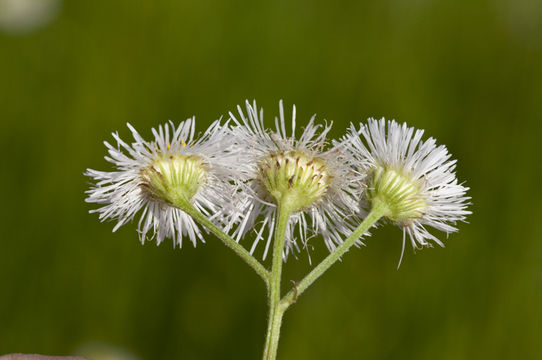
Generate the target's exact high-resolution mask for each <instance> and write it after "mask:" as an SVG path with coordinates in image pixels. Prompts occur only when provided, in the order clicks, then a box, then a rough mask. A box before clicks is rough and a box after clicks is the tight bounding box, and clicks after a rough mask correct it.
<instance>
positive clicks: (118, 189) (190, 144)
mask: <svg viewBox="0 0 542 360" xmlns="http://www.w3.org/2000/svg"><path fill="white" fill-rule="evenodd" d="M127 125H128V128H129V129H130V130H131V132H132V136H133V138H134V142H133V143H132V144H128V143H126V142H124V141H123V140H121V138H120V137H119V135H118V134H117V133H113V137H114V139H115V140H116V142H117V146H116V147H115V146H113V145H111V144H109V143H108V142H104V143H105V146H106V147H107V149H108V153H109V156H106V157H105V159H106V160H107V161H108V162H110V163H111V164H113V165H114V167H115V171H111V172H107V171H97V170H92V169H88V170H87V172H86V173H85V175H86V176H89V177H91V178H93V179H94V180H95V182H96V183H95V185H94V186H93V187H92V188H91V189H90V190H88V191H87V194H88V197H87V199H86V201H87V202H89V203H98V204H103V206H102V207H101V208H99V209H95V210H91V212H97V213H99V214H100V220H106V219H115V220H117V221H118V222H117V224H116V226H115V227H114V229H113V231H116V230H117V229H118V228H119V227H120V226H122V225H123V224H125V223H127V222H129V221H131V220H132V219H133V218H134V216H136V214H138V213H139V212H141V216H140V219H139V223H138V232H139V236H140V240H141V242H144V241H145V240H146V239H148V234H150V238H156V241H157V244H160V243H161V242H162V240H163V239H164V238H172V239H173V244H174V246H175V245H179V246H182V239H183V237H185V236H188V238H189V239H190V241H191V242H192V243H193V244H194V246H195V245H196V241H197V238H199V239H201V240H202V241H203V238H202V234H201V231H200V229H199V228H198V226H197V225H196V224H195V222H194V220H193V219H192V217H190V216H189V215H188V214H187V213H185V212H184V211H183V210H181V209H180V208H179V206H180V205H182V204H185V203H189V204H192V205H193V206H194V207H195V208H196V209H198V210H199V211H201V212H202V213H203V214H204V215H206V216H207V217H209V218H210V219H211V220H215V222H221V221H222V220H223V218H222V217H221V218H217V217H216V216H215V214H217V213H218V210H219V209H220V210H221V211H224V208H228V206H229V203H230V199H231V196H232V193H233V192H235V189H234V187H233V185H232V184H234V181H233V179H234V178H235V173H234V171H233V166H234V164H235V156H234V155H232V153H231V152H230V151H228V149H229V148H230V145H228V144H227V140H228V139H227V138H226V136H227V128H226V127H225V126H222V125H221V124H220V122H219V121H215V122H214V123H213V124H212V125H211V126H210V127H209V128H208V129H207V131H206V132H205V133H204V134H203V135H202V136H201V137H200V138H199V139H195V137H194V133H195V120H194V118H191V119H188V120H186V121H183V122H181V123H180V124H179V126H177V127H175V125H174V124H173V122H171V121H170V122H169V123H167V124H165V125H163V126H159V127H158V129H157V130H156V129H152V133H153V135H154V140H152V141H149V142H147V141H145V140H144V139H143V138H142V137H141V136H140V135H139V133H138V132H137V131H136V130H135V129H134V128H133V127H132V126H131V125H130V124H127Z"/></svg>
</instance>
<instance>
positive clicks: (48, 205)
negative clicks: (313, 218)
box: [0, 0, 542, 360]
mask: <svg viewBox="0 0 542 360" xmlns="http://www.w3.org/2000/svg"><path fill="white" fill-rule="evenodd" d="M254 98H255V99H257V100H258V103H259V105H261V106H263V107H264V108H265V114H266V119H267V121H268V124H269V125H271V124H272V121H271V120H272V119H273V117H274V116H275V114H276V113H277V107H278V106H277V104H278V100H279V99H284V101H285V104H286V105H287V106H291V105H292V104H294V103H295V104H296V105H297V110H298V124H300V125H303V124H305V123H306V122H307V121H308V119H309V117H310V116H311V115H312V114H314V113H316V114H317V117H318V118H319V119H321V120H323V119H327V120H333V121H334V130H333V136H335V137H338V136H341V135H342V134H343V133H344V131H345V128H346V126H347V124H348V123H350V122H351V121H353V122H359V121H364V120H365V119H366V118H368V117H382V116H384V117H386V118H395V119H397V120H399V121H406V122H408V123H409V124H410V125H412V126H415V127H417V128H423V129H425V130H426V134H429V135H430V136H434V137H436V138H437V139H438V142H439V143H444V144H446V145H447V146H448V148H449V150H450V152H451V153H452V154H453V155H454V157H455V158H457V159H458V161H459V163H458V177H459V178H460V180H462V181H465V182H466V185H467V186H469V187H471V190H470V191H469V194H470V195H471V196H472V198H473V200H472V202H473V205H472V206H471V210H472V211H473V212H474V214H473V215H472V216H470V217H469V224H461V225H460V226H459V227H460V232H459V233H456V234H453V235H451V236H449V238H448V239H447V240H446V245H447V246H446V248H444V249H442V248H433V249H427V250H423V251H419V252H417V253H415V254H414V253H413V252H412V251H411V250H408V251H406V254H405V258H404V259H403V263H402V265H401V268H400V269H399V270H397V269H396V266H397V263H398V260H399V256H400V251H401V231H400V230H399V229H398V228H395V227H391V226H388V227H382V228H379V229H378V230H376V231H374V236H373V237H371V238H369V239H367V241H366V243H367V246H366V247H365V248H362V249H356V250H353V251H351V252H350V253H349V254H348V255H347V256H345V258H344V261H343V263H341V264H338V265H336V266H334V267H333V268H332V269H331V270H330V271H329V272H328V273H327V274H326V275H325V276H324V277H323V278H321V279H320V280H319V281H318V282H317V283H316V284H315V285H314V286H313V287H312V288H310V289H309V291H308V292H307V293H305V294H304V295H303V297H301V298H300V299H299V301H298V302H297V303H296V304H295V306H294V307H292V308H291V310H289V311H288V313H287V314H286V316H285V320H284V326H283V332H282V338H281V343H280V347H279V358H281V359H418V360H419V359H474V358H491V359H511V358H516V359H540V358H542V350H541V349H542V347H541V346H540V339H542V310H541V308H542V227H541V226H540V218H541V216H542V206H541V205H542V203H541V199H542V194H541V191H540V187H541V184H540V175H541V171H540V169H541V165H540V155H541V152H540V137H541V130H542V125H541V124H542V123H541V122H542V2H540V1H537V0H474V1H472V0H461V1H459V0H453V1H452V0H433V1H431V0H414V1H407V0H387V1H341V0H339V1H334V2H328V1H292V0H288V1H283V0H280V1H272V2H271V1H268V2H260V1H241V0H234V1H214V0H200V1H177V0H170V1H143V0H141V1H140V0H130V1H104V0H95V1H61V0H0V148H1V154H2V156H1V158H2V160H1V176H0V185H1V186H0V189H1V194H2V206H1V210H0V212H1V216H0V222H1V225H2V231H1V236H0V239H1V240H0V286H1V287H0V354H2V353H9V352H35V353H45V354H56V355H69V354H78V355H87V356H89V357H91V358H93V359H95V360H100V359H106V357H103V356H101V355H97V353H98V352H103V353H108V354H109V355H108V356H113V357H110V358H108V359H111V358H114V359H140V360H150V359H218V358H222V359H224V358H226V359H258V358H260V356H261V352H262V349H263V342H264V332H265V328H266V311H267V310H266V300H265V288H264V285H263V283H262V282H261V281H260V279H259V278H258V277H257V276H256V275H255V274H254V273H252V272H251V271H250V269H249V268H248V267H247V266H246V265H245V264H244V263H243V262H242V261H241V260H240V259H238V258H237V257H236V256H235V255H234V254H233V253H232V252H231V251H229V250H228V249H227V248H225V247H224V246H223V245H222V243H220V242H219V241H218V240H216V239H215V238H213V237H211V236H209V237H208V238H207V243H206V244H202V245H200V246H198V247H197V248H195V249H194V248H193V247H192V246H191V245H190V244H189V243H186V245H185V246H184V247H183V248H182V249H178V248H177V249H173V245H172V242H171V241H165V242H164V243H163V244H162V245H160V246H158V247H157V246H156V244H155V243H152V242H151V243H146V244H145V245H141V244H140V243H139V242H138V237H137V233H136V231H135V227H136V225H134V224H130V225H127V226H124V227H122V228H121V229H120V230H119V231H118V232H116V233H112V232H111V230H112V228H113V224H112V223H99V221H98V219H97V215H96V214H88V211H89V210H90V209H93V208H95V206H94V205H89V204H86V203H85V202H84V198H85V195H84V191H85V190H86V189H88V186H89V185H88V179H87V178H85V177H84V176H83V172H84V171H85V169H86V168H88V167H90V168H94V169H101V170H106V169H110V167H109V164H108V163H106V161H105V160H104V159H103V156H104V155H105V147H104V146H103V144H102V141H103V140H109V141H111V140H112V137H111V135H110V134H111V132H114V131H117V130H118V131H119V133H120V135H121V136H122V137H123V138H125V139H129V131H128V129H127V128H126V126H125V124H126V122H128V121H129V122H130V123H131V124H133V125H134V126H135V127H136V128H138V129H139V130H140V131H141V133H142V134H143V135H144V136H150V128H151V127H153V126H157V125H158V124H161V123H164V122H165V121H167V120H168V119H171V120H173V121H176V122H178V121H181V120H184V119H186V118H188V117H190V116H192V115H196V117H197V119H198V121H199V122H198V129H199V130H200V131H203V130H205V128H206V126H207V125H208V124H209V123H210V122H211V121H213V120H215V119H217V118H219V117H220V116H222V115H226V114H227V111H228V110H233V109H234V108H235V106H236V104H238V103H241V102H243V101H244V100H245V99H254ZM439 235H440V236H441V238H445V235H444V234H439ZM246 243H249V244H250V243H251V242H250V241H247V242H246ZM312 244H313V249H312V258H313V260H314V261H317V260H318V259H321V258H322V257H323V256H324V255H325V254H326V250H325V249H324V246H323V244H322V243H321V242H319V241H318V239H315V241H313V243H312ZM309 269H310V266H309V264H308V258H307V256H306V254H303V253H302V254H300V255H299V257H298V259H297V260H296V259H293V258H292V259H290V260H289V261H288V263H287V265H286V267H285V274H284V283H285V290H287V289H288V288H289V287H290V280H299V279H300V278H301V276H302V275H303V274H305V273H306V272H307V271H308V270H309ZM112 353H115V354H116V355H115V354H113V355H111V354H112Z"/></svg>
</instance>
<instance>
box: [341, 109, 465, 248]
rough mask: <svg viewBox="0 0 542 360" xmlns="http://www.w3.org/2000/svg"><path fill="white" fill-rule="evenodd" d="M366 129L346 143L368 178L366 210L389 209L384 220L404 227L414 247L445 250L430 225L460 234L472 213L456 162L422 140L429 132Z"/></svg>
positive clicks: (376, 124)
mask: <svg viewBox="0 0 542 360" xmlns="http://www.w3.org/2000/svg"><path fill="white" fill-rule="evenodd" d="M386 125H387V128H386ZM360 126H361V128H360V130H359V132H358V131H357V130H356V128H355V127H354V125H352V126H351V128H350V134H349V135H348V136H347V137H346V138H345V141H344V142H343V144H344V145H345V146H346V147H347V148H348V149H349V152H351V153H352V154H353V156H354V157H356V158H357V159H358V167H359V168H360V171H362V172H364V173H365V174H366V184H367V185H366V186H367V190H366V192H365V199H364V200H365V202H366V204H365V205H366V207H367V208H368V209H370V208H372V207H375V206H382V207H384V208H385V215H384V216H385V217H386V218H388V219H389V220H391V221H392V222H394V223H395V224H397V225H399V226H401V227H402V228H403V231H404V232H406V233H407V234H408V235H409V237H410V239H411V242H412V246H413V247H414V248H418V245H420V246H431V243H430V242H428V240H432V241H434V242H436V243H437V244H439V245H441V246H443V243H442V242H441V241H440V240H439V239H437V238H436V237H435V236H434V235H432V234H431V233H430V232H429V231H428V230H427V229H426V226H431V227H433V228H435V229H438V230H441V231H444V232H446V233H451V232H455V231H457V228H456V227H455V226H454V225H455V224H456V222H458V221H464V220H465V216H466V215H468V214H470V213H471V212H470V211H468V210H466V208H467V206H468V200H469V199H470V197H467V196H466V195H465V194H466V191H467V190H468V188H467V187H464V186H463V185H461V184H458V181H457V178H456V175H455V164H456V161H455V160H450V157H451V155H450V154H449V153H448V150H447V149H446V147H445V146H444V145H440V146H437V145H436V142H435V139H433V138H429V139H428V140H426V141H422V140H421V138H422V135H423V130H416V131H414V128H409V127H407V125H406V124H402V125H400V124H398V123H397V122H395V121H393V120H392V121H386V120H384V119H381V120H379V121H377V120H374V119H369V121H368V125H360ZM360 133H361V135H362V136H363V139H364V140H365V142H364V141H363V140H362V139H361V138H360V137H359V134H360ZM403 245H404V242H403Z"/></svg>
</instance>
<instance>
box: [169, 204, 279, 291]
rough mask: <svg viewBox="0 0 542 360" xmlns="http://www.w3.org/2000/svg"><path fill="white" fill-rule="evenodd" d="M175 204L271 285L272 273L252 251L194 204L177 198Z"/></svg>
mask: <svg viewBox="0 0 542 360" xmlns="http://www.w3.org/2000/svg"><path fill="white" fill-rule="evenodd" d="M175 205H176V206H177V207H179V208H180V209H181V210H183V211H184V212H186V213H187V214H188V215H190V216H192V217H193V218H194V219H195V220H196V221H197V222H199V223H200V224H201V225H203V226H205V227H206V228H207V229H209V231H210V232H211V233H213V235H215V236H216V237H217V238H219V239H220V240H222V242H223V243H224V244H225V245H226V246H227V247H229V248H230V249H232V250H233V251H234V252H235V253H236V254H237V255H239V256H240V257H241V259H243V260H244V261H245V262H246V263H247V264H248V265H249V266H250V267H251V268H252V269H254V271H256V273H257V274H258V275H260V277H261V278H262V279H263V281H264V282H265V284H266V285H267V286H269V279H270V273H269V270H267V269H266V268H265V267H264V266H263V265H262V264H261V263H260V262H259V261H258V260H256V259H255V258H254V257H253V256H252V255H251V254H250V252H248V251H247V250H246V249H245V248H244V247H243V246H241V245H239V244H238V243H237V241H235V240H234V239H233V238H232V237H231V236H229V235H228V234H226V233H225V232H223V231H222V230H220V229H219V228H218V227H217V226H216V225H215V224H213V223H212V222H211V221H210V220H209V219H207V218H206V217H205V216H204V215H203V214H202V213H201V212H199V211H198V210H197V209H196V208H195V207H194V205H192V204H190V202H188V201H186V200H183V199H176V201H175Z"/></svg>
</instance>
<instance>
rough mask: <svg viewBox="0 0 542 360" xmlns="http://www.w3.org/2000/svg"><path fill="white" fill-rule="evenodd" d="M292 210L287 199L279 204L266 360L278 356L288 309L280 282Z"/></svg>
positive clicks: (270, 291)
mask: <svg viewBox="0 0 542 360" xmlns="http://www.w3.org/2000/svg"><path fill="white" fill-rule="evenodd" d="M291 213H292V211H291V210H290V207H289V204H288V201H287V199H283V201H281V202H279V205H278V209H277V217H276V223H275V239H274V244H273V260H272V261H273V265H272V267H271V277H270V281H269V287H268V289H269V293H268V296H269V319H268V326H267V338H266V341H265V349H264V354H263V359H264V360H274V359H275V358H276V356H277V349H278V344H279V337H280V325H281V323H282V315H283V314H284V311H285V310H286V309H283V308H282V306H281V303H280V282H281V275H282V262H283V261H282V254H283V252H284V242H285V240H286V228H287V226H288V220H289V218H290V214H291Z"/></svg>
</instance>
